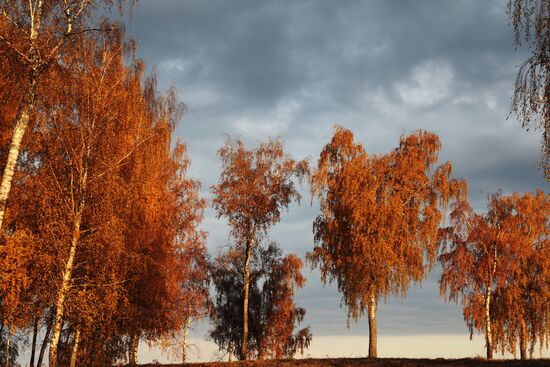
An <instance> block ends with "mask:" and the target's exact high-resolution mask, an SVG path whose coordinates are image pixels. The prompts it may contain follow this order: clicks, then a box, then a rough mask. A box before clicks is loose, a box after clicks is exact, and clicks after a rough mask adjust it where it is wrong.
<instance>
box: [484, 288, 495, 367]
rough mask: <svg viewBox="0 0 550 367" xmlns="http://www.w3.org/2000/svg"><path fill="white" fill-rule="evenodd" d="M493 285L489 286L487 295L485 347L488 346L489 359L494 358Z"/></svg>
mask: <svg viewBox="0 0 550 367" xmlns="http://www.w3.org/2000/svg"><path fill="white" fill-rule="evenodd" d="M490 307H491V287H487V294H486V295H485V347H486V348H487V359H493V335H492V333H491V313H490Z"/></svg>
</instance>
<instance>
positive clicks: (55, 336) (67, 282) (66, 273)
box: [49, 202, 83, 367]
mask: <svg viewBox="0 0 550 367" xmlns="http://www.w3.org/2000/svg"><path fill="white" fill-rule="evenodd" d="M82 207H83V202H81V205H80V208H79V210H78V212H77V214H76V218H75V221H74V228H73V238H72V241H71V247H70V249H69V257H68V259H67V262H66V263H65V269H64V270H63V279H62V281H61V287H60V289H59V292H58V294H57V300H56V303H55V307H56V308H55V316H54V320H53V333H52V339H51V341H50V352H49V366H50V367H56V366H57V347H58V344H59V337H60V335H61V327H62V324H63V314H64V307H65V298H66V297H67V294H68V293H69V289H70V286H71V279H72V273H73V266H74V259H75V256H76V248H77V246H78V242H79V241H80V221H81V215H82Z"/></svg>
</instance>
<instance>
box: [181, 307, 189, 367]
mask: <svg viewBox="0 0 550 367" xmlns="http://www.w3.org/2000/svg"><path fill="white" fill-rule="evenodd" d="M190 325H191V318H190V317H188V318H187V320H185V324H184V326H183V344H182V345H181V363H182V364H185V363H186V360H187V336H188V335H189V326H190Z"/></svg>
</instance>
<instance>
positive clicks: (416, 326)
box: [126, 0, 550, 362]
mask: <svg viewBox="0 0 550 367" xmlns="http://www.w3.org/2000/svg"><path fill="white" fill-rule="evenodd" d="M506 3H507V1H505V0H490V1H489V0H487V1H476V0H447V1H441V0H419V1H404V0H402V1H398V0H378V1H356V0H350V1H315V0H304V1H290V0H283V1H254V0H246V1H233V0H206V1H196V0H194V1H191V0H157V1H153V0H140V1H139V2H138V4H137V7H136V8H135V9H134V10H133V12H132V15H131V17H130V18H129V19H130V20H129V21H128V16H126V20H127V22H126V24H127V25H126V29H127V32H128V33H129V34H130V35H131V36H133V37H135V39H136V40H137V41H138V55H139V56H140V57H141V58H143V59H144V61H145V62H146V64H147V65H148V66H150V67H155V68H156V72H157V75H158V79H159V85H160V86H161V88H163V89H166V88H167V87H168V86H170V85H173V86H175V87H176V88H177V89H178V90H179V93H180V98H181V100H182V101H183V102H184V103H185V104H186V105H187V108H188V110H187V112H186V114H185V115H184V117H183V119H182V121H181V124H180V125H179V127H178V128H177V131H176V135H177V136H178V137H181V139H182V140H183V141H184V142H185V143H187V145H188V147H189V156H190V158H191V161H192V165H191V174H192V175H193V176H194V177H196V178H197V179H199V180H200V181H201V182H202V193H203V195H204V196H205V197H207V198H209V197H210V194H209V187H210V186H211V185H212V184H214V183H215V182H216V181H217V178H218V175H219V168H220V164H219V162H218V160H217V157H216V150H217V149H218V148H219V147H220V146H221V144H222V143H223V140H224V136H223V134H225V133H227V134H231V135H233V136H234V135H239V136H240V137H241V138H242V139H243V140H244V141H245V142H246V143H247V144H250V145H251V146H252V145H255V144H257V142H259V141H263V140H265V139H267V138H268V137H269V136H281V137H282V138H283V139H284V140H285V141H286V145H285V146H286V149H287V150H288V152H290V153H291V154H292V156H293V157H294V158H303V157H310V158H311V162H312V163H313V164H315V163H316V160H317V158H318V155H319V152H320V150H321V149H322V147H323V146H324V145H325V144H326V143H327V142H328V141H329V139H330V137H331V134H332V131H333V126H334V125H335V124H339V125H342V126H344V127H346V128H349V129H351V130H352V131H353V132H354V133H355V136H356V139H357V140H358V141H360V142H362V143H363V144H364V145H365V147H366V149H367V151H368V152H372V153H379V152H387V151H389V150H390V149H392V148H393V147H395V146H396V144H397V142H398V139H399V137H400V135H402V134H407V133H409V132H411V131H413V130H415V129H425V130H430V131H433V132H435V133H437V134H439V136H440V138H441V141H442V144H443V150H442V152H441V161H445V160H450V161H451V162H452V163H453V166H454V169H455V171H454V172H455V175H456V176H457V177H463V178H466V179H467V180H468V182H469V191H470V200H471V202H472V204H473V206H474V208H475V209H476V210H480V211H483V210H484V207H485V197H486V195H487V194H489V193H492V192H495V191H497V190H499V189H500V190H502V192H503V193H505V194H506V193H511V192H514V191H518V192H525V191H533V190H535V189H536V188H537V187H538V188H541V189H543V190H545V191H546V192H548V190H549V189H550V187H549V184H548V183H547V182H545V181H544V179H543V175H542V172H540V171H539V170H538V169H537V160H538V159H539V153H540V136H541V132H540V131H529V132H528V131H526V130H524V129H522V128H521V127H520V124H519V123H518V122H517V121H516V119H515V118H514V116H509V111H510V98H511V95H512V90H513V83H514V78H515V75H516V72H517V67H518V65H519V64H520V63H521V61H522V60H523V59H524V58H525V56H526V52H525V51H524V50H518V51H514V46H513V35H512V31H511V29H510V27H509V26H508V21H507V17H506V14H505V8H506ZM302 192H303V195H304V197H303V200H302V203H301V205H299V206H298V205H292V206H291V207H290V210H289V211H288V212H287V213H284V214H283V218H282V221H281V223H280V224H278V225H277V226H275V227H274V228H273V230H272V231H271V237H272V238H273V239H274V240H276V241H278V242H279V243H280V245H281V247H282V248H283V249H284V251H285V252H295V253H297V254H299V255H300V256H303V255H304V254H305V253H306V252H307V251H310V250H311V249H312V247H313V237H312V221H313V219H314V218H315V216H316V215H317V210H318V208H317V206H316V204H315V203H314V205H313V206H310V205H309V200H310V197H309V194H308V187H307V186H304V187H303V189H302ZM204 229H205V230H207V231H208V232H209V239H208V248H209V252H210V254H211V256H215V255H216V254H217V253H218V251H219V248H220V246H223V245H225V244H226V243H227V226H226V224H225V222H223V221H219V220H217V219H216V218H215V216H214V213H213V211H212V210H210V209H209V210H207V211H206V217H205V220H204ZM439 272H440V269H438V268H436V269H434V271H433V272H432V273H431V274H430V275H429V276H428V278H427V279H426V281H425V282H424V283H423V284H422V285H416V286H412V287H411V289H410V291H409V293H408V295H407V298H403V299H401V298H390V299H389V300H388V303H387V305H383V304H381V305H380V307H379V312H378V335H379V349H380V355H381V356H383V357H390V356H395V357H397V356H403V357H438V356H440V357H468V356H469V357H475V356H478V355H479V356H483V355H484V353H485V351H484V347H483V345H484V344H483V338H482V337H475V338H474V340H473V341H470V340H469V335H468V330H467V329H466V325H465V323H464V321H463V317H462V309H461V307H460V305H458V306H457V305H455V304H446V303H445V302H444V301H443V300H442V299H441V298H440V296H439V289H438V277H439ZM305 273H306V275H307V277H308V283H307V285H306V286H305V287H304V288H303V289H301V290H300V291H299V292H298V293H297V296H296V302H297V303H298V304H299V305H301V306H303V307H305V308H306V309H307V315H306V319H305V321H304V325H310V326H311V329H312V332H313V344H312V347H311V349H310V350H309V351H308V352H306V355H310V356H314V357H324V356H330V357H336V356H352V357H354V356H365V355H366V354H367V349H368V342H367V335H368V328H367V320H366V318H365V319H362V320H360V321H359V322H358V323H357V324H356V323H353V322H352V323H351V325H350V328H349V329H348V328H347V327H346V312H345V309H342V308H340V296H339V295H338V292H337V290H336V287H335V286H330V285H327V286H325V287H323V285H322V284H321V282H320V279H319V274H318V272H316V271H313V272H310V271H309V270H306V271H305ZM208 329H209V325H208V324H207V323H201V324H200V325H199V326H198V327H197V328H196V330H195V332H194V333H193V338H194V340H195V341H196V343H197V344H198V345H199V347H200V354H199V355H196V354H194V353H191V359H199V360H209V359H215V358H216V354H215V353H214V349H213V347H212V345H211V344H209V343H208V342H204V341H203V339H204V338H205V335H206V333H207V331H208ZM545 356H546V357H550V355H549V353H548V352H546V353H545ZM163 358H165V357H161V356H160V355H159V354H158V351H157V350H149V348H148V347H147V346H146V345H144V344H142V347H141V351H140V362H147V361H151V360H153V359H158V360H161V361H163V360H165V359H163Z"/></svg>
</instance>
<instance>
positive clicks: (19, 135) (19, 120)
mask: <svg viewBox="0 0 550 367" xmlns="http://www.w3.org/2000/svg"><path fill="white" fill-rule="evenodd" d="M28 93H30V94H31V95H29V96H28V97H27V98H25V99H29V100H30V101H31V102H30V103H26V102H23V103H24V105H23V106H22V107H21V109H20V110H19V111H18V114H17V117H16V122H15V127H14V129H13V134H12V137H11V143H10V149H9V152H8V158H7V161H6V166H5V167H4V173H3V175H2V183H1V184H0V229H1V228H2V225H3V223H4V213H5V211H6V204H7V202H8V197H9V194H10V190H11V183H12V180H13V175H14V173H15V165H16V164H17V159H18V158H19V152H20V150H21V141H22V140H23V136H24V135H25V131H27V127H28V126H29V119H30V115H31V113H32V111H33V110H34V98H35V96H36V92H35V91H32V90H31V91H29V92H28Z"/></svg>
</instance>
